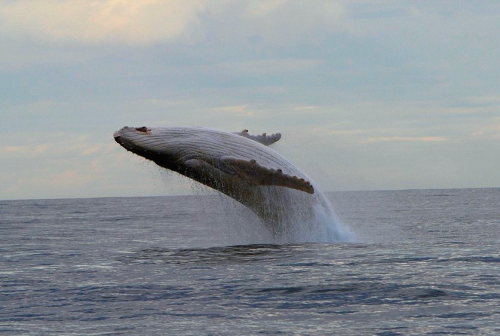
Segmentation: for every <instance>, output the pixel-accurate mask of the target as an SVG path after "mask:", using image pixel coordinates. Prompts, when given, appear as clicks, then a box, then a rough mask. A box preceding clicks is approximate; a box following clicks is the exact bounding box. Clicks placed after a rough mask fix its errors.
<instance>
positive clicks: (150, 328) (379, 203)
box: [0, 189, 500, 336]
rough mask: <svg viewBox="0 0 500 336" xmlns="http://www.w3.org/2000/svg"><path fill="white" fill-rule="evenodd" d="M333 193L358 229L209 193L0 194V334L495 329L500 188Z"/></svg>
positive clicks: (498, 323)
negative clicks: (339, 238)
mask: <svg viewBox="0 0 500 336" xmlns="http://www.w3.org/2000/svg"><path fill="white" fill-rule="evenodd" d="M329 198H330V200H331V202H332V204H333V206H334V208H335V210H336V213H337V215H338V217H339V218H340V221H341V222H342V223H343V225H344V226H346V227H348V228H350V229H351V230H352V231H353V232H354V233H355V236H356V239H355V242H353V243H341V242H340V243H321V244H319V243H301V244H287V245H278V244H272V239H270V237H269V235H268V234H267V233H266V229H265V227H263V226H262V225H260V224H259V223H258V222H256V221H255V220H254V219H253V218H252V214H251V213H249V212H248V211H247V210H246V209H245V208H243V207H240V206H239V205H238V204H235V203H234V202H232V201H230V200H227V199H225V197H222V196H217V195H203V196H178V197H147V198H97V199H64V200H22V201H0V334H5V335H294V334H297V335H299V334H300V335H386V336H389V335H446V334H449V335H477V334H481V335H500V253H499V246H500V189H456V190H408V191H377V192H375V191H373V192H338V193H331V194H329Z"/></svg>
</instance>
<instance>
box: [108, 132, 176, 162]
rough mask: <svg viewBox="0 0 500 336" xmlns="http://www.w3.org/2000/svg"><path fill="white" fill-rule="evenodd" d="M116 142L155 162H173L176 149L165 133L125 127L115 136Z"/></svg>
mask: <svg viewBox="0 0 500 336" xmlns="http://www.w3.org/2000/svg"><path fill="white" fill-rule="evenodd" d="M113 136H114V138H115V141H116V142H117V143H118V144H119V145H120V146H122V147H123V148H125V149H126V150H128V151H130V152H132V153H135V154H137V155H139V156H142V157H144V158H146V159H149V160H153V161H155V162H156V161H162V162H163V161H165V162H167V161H170V160H173V158H174V156H175V153H176V148H175V146H172V145H170V144H169V140H170V139H169V136H168V134H166V133H165V132H161V131H159V130H155V129H154V128H149V127H146V126H142V127H128V126H125V127H123V128H122V129H120V130H119V131H117V132H115V133H114V134H113Z"/></svg>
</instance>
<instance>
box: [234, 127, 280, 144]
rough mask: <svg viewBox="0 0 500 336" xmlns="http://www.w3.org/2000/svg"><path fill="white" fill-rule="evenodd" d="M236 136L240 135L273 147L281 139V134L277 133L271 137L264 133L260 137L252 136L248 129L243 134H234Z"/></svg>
mask: <svg viewBox="0 0 500 336" xmlns="http://www.w3.org/2000/svg"><path fill="white" fill-rule="evenodd" d="M234 134H237V135H240V136H242V137H245V138H248V139H250V140H253V141H257V142H260V143H261V144H263V145H265V146H269V145H272V144H273V143H275V142H276V141H278V140H279V139H281V134H280V133H275V134H271V135H267V134H266V133H262V134H259V135H251V134H248V130H246V129H244V130H243V131H241V132H237V133H234Z"/></svg>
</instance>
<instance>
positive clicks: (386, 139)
mask: <svg viewBox="0 0 500 336" xmlns="http://www.w3.org/2000/svg"><path fill="white" fill-rule="evenodd" d="M447 140H448V139H447V138H446V137H442V136H424V137H370V138H368V139H366V140H364V141H363V143H373V142H442V141H447Z"/></svg>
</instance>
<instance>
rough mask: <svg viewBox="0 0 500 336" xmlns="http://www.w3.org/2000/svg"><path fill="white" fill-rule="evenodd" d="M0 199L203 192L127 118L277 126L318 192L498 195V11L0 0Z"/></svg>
mask: <svg viewBox="0 0 500 336" xmlns="http://www.w3.org/2000/svg"><path fill="white" fill-rule="evenodd" d="M0 46H1V47H0V199H33V198H35V199H36V198H67V197H71V198H73V197H108V196H153V195H176V194H186V193H188V194H189V193H192V192H193V190H196V186H194V185H193V184H194V182H189V181H188V180H187V179H186V178H183V177H180V176H176V175H175V174H174V173H168V172H166V171H165V170H162V169H161V168H157V167H156V166H155V165H154V164H153V163H148V162H146V161H145V160H144V159H141V158H139V157H137V156H135V155H133V154H131V153H128V152H126V151H125V150H124V149H123V148H121V147H120V146H119V145H118V144H116V143H115V142H114V139H113V133H114V132H115V131H116V130H118V129H120V128H121V127H123V126H149V127H155V126H165V127H168V126H205V127H210V128H216V129H220V130H223V131H228V132H236V131H241V130H242V129H248V130H249V131H250V133H254V134H260V133H263V132H267V133H275V132H280V133H282V139H281V140H280V141H279V142H278V143H277V144H276V145H275V146H274V148H275V149H276V150H277V151H279V152H280V153H282V154H283V155H284V156H285V157H287V158H288V159H289V160H290V161H291V162H293V163H294V164H295V165H296V166H297V167H299V168H300V169H301V170H302V171H304V172H305V173H306V174H307V175H308V176H310V177H311V179H312V180H314V181H315V182H316V183H317V184H318V185H319V186H320V187H321V188H322V189H323V190H325V191H342V190H381V189H382V190H387V189H390V190H392V189H428V188H436V189H438V188H483V187H500V155H499V153H500V57H499V55H500V2H498V1H487V0H484V1H472V0H470V1H462V0H454V1H439V0H436V1H384V0H373V1H362V0H359V1H358V0H350V1H333V0H330V1H316V0H308V1H293V0H267V1H260V0H252V1H234V0H233V1H224V0H220V1H217V0H215V1H206V0H142V1H135V0H65V1H64V0H0Z"/></svg>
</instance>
